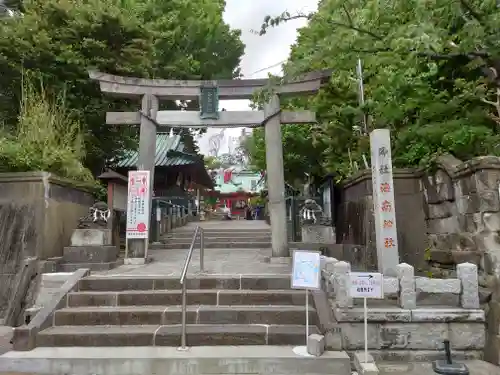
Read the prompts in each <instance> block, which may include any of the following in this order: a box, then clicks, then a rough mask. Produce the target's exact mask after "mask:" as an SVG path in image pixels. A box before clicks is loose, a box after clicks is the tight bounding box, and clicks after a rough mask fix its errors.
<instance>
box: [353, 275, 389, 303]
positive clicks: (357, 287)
mask: <svg viewBox="0 0 500 375" xmlns="http://www.w3.org/2000/svg"><path fill="white" fill-rule="evenodd" d="M349 293H350V296H351V297H352V298H378V299H381V298H384V276H383V275H382V274H381V273H374V272H373V273H372V272H351V273H350V281H349Z"/></svg>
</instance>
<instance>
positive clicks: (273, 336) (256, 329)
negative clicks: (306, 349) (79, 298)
mask: <svg viewBox="0 0 500 375" xmlns="http://www.w3.org/2000/svg"><path fill="white" fill-rule="evenodd" d="M310 332H311V333H316V332H317V328H316V327H314V326H312V327H310ZM305 334H306V332H305V326H303V325H280V324H275V325H264V324H188V325H187V326H186V343H187V345H188V346H190V347H192V346H216V345H304V342H305ZM180 335H181V325H180V324H175V325H133V326H128V325H121V326H118V325H114V326H94V325H89V326H55V327H51V328H49V329H46V330H44V331H42V332H41V333H40V334H39V335H38V336H37V345H38V346H57V347H64V346H66V347H67V346H148V345H151V346H174V347H176V346H180V344H181V342H180Z"/></svg>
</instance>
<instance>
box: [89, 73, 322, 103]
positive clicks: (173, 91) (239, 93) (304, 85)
mask: <svg viewBox="0 0 500 375" xmlns="http://www.w3.org/2000/svg"><path fill="white" fill-rule="evenodd" d="M330 76H331V71H330V70H324V71H318V72H311V73H308V74H305V75H303V76H300V77H297V78H293V79H292V78H290V79H286V78H285V79H284V83H283V84H281V85H277V86H276V87H274V90H275V91H276V92H277V93H278V94H281V95H284V96H290V95H300V94H313V93H315V92H317V91H318V90H319V88H320V87H321V85H322V84H323V83H325V81H327V80H328V79H329V78H330ZM89 77H90V79H93V80H96V81H99V84H100V87H101V91H102V92H104V93H107V94H111V95H115V96H125V97H134V96H142V95H145V94H151V95H155V96H157V97H159V98H162V99H177V100H198V99H199V96H200V87H201V86H202V85H203V84H205V83H207V82H209V83H211V84H215V85H217V87H218V88H219V99H221V100H235V99H251V98H252V96H253V95H254V94H255V93H256V92H257V91H258V90H261V89H263V88H265V87H266V86H269V85H270V81H269V80H268V79H234V80H219V81H194V80H192V81H176V80H164V79H142V78H133V77H122V76H115V75H111V74H106V73H100V72H93V71H90V72H89Z"/></svg>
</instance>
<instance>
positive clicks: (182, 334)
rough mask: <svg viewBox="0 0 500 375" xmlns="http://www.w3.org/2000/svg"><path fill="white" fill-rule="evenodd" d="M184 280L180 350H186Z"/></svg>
mask: <svg viewBox="0 0 500 375" xmlns="http://www.w3.org/2000/svg"><path fill="white" fill-rule="evenodd" d="M186 293H187V291H186V280H184V282H183V283H182V313H181V349H183V350H184V349H186V299H187V298H186V297H187V296H186Z"/></svg>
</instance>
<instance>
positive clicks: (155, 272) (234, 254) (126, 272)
mask: <svg viewBox="0 0 500 375" xmlns="http://www.w3.org/2000/svg"><path fill="white" fill-rule="evenodd" d="M197 225H200V226H201V227H202V228H203V229H206V230H223V231H228V232H229V231H231V230H235V231H238V230H250V231H251V230H269V229H270V228H269V225H267V224H266V223H265V222H264V221H262V220H248V221H247V220H233V221H203V222H196V223H189V224H188V225H186V226H185V227H182V228H178V230H182V231H183V232H184V231H190V230H192V231H193V232H194V230H195V228H196V226H197ZM187 254H188V250H186V249H161V250H149V252H148V255H150V256H151V257H152V258H153V262H151V263H148V264H144V265H122V266H120V267H117V268H115V269H112V270H109V271H102V272H92V274H93V275H100V276H119V275H121V276H145V275H149V276H176V275H180V273H181V270H182V267H183V265H184V262H185V260H186V256H187ZM270 256H271V249H234V248H226V249H211V248H206V249H205V272H204V274H210V275H239V274H245V275H267V274H289V273H290V272H291V265H290V264H271V263H269V258H270ZM199 264H200V250H199V246H197V247H196V248H195V251H194V253H193V257H192V259H191V263H190V267H189V270H188V275H189V274H190V275H196V274H199Z"/></svg>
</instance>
